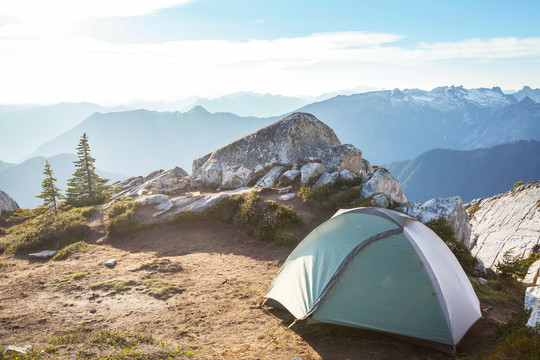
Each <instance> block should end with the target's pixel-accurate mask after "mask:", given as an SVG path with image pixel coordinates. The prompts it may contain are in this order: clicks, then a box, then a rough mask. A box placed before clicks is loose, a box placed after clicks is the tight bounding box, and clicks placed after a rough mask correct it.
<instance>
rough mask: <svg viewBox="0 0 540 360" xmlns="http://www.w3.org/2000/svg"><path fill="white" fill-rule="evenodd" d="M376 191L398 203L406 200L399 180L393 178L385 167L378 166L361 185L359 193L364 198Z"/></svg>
mask: <svg viewBox="0 0 540 360" xmlns="http://www.w3.org/2000/svg"><path fill="white" fill-rule="evenodd" d="M377 193H383V194H386V195H388V197H389V198H390V199H391V200H393V201H395V202H398V203H402V202H406V201H407V199H406V198H405V195H403V191H402V190H401V184H400V182H399V180H398V179H396V178H394V177H393V176H392V174H391V173H390V171H388V170H386V169H385V168H379V169H378V170H377V171H375V173H374V174H373V176H372V177H371V179H369V180H368V181H367V182H366V183H365V184H364V185H363V186H362V193H361V194H362V196H363V197H365V198H367V197H370V196H371V195H374V194H377Z"/></svg>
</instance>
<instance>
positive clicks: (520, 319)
mask: <svg viewBox="0 0 540 360" xmlns="http://www.w3.org/2000/svg"><path fill="white" fill-rule="evenodd" d="M529 316H530V312H529V311H526V310H519V311H517V312H516V313H514V314H512V318H511V319H510V320H509V321H508V322H507V323H506V324H503V325H500V326H499V327H498V328H497V329H496V330H495V331H494V332H493V334H492V335H491V336H490V337H489V339H488V342H487V344H486V346H485V348H484V350H483V351H481V352H480V353H478V354H476V355H475V356H472V357H467V359H470V360H473V359H482V360H506V359H508V360H510V359H540V346H539V344H540V334H538V333H537V331H538V329H533V328H530V327H528V326H526V323H527V320H528V318H529Z"/></svg>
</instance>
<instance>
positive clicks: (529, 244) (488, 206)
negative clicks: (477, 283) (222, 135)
mask: <svg viewBox="0 0 540 360" xmlns="http://www.w3.org/2000/svg"><path fill="white" fill-rule="evenodd" d="M475 203H476V204H477V205H478V207H479V209H478V210H477V211H476V212H475V213H474V215H473V216H472V219H471V226H472V228H471V243H470V245H469V248H470V249H471V252H472V254H473V255H474V256H476V257H477V258H478V259H480V260H482V261H483V262H484V264H485V265H486V267H490V268H492V267H493V266H494V265H496V264H497V263H498V262H499V261H501V260H502V257H503V255H504V253H505V252H507V251H509V252H510V253H512V254H513V255H518V256H523V257H528V256H529V254H530V253H531V252H532V251H533V250H534V248H535V247H536V246H539V245H540V181H536V182H532V183H527V184H524V185H521V186H519V187H517V188H516V189H514V190H511V191H508V192H506V193H504V194H500V195H496V196H493V197H490V198H487V199H483V200H480V201H478V200H477V201H475Z"/></svg>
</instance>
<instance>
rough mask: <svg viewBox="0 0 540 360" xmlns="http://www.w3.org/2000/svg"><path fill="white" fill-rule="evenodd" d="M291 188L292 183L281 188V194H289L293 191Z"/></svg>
mask: <svg viewBox="0 0 540 360" xmlns="http://www.w3.org/2000/svg"><path fill="white" fill-rule="evenodd" d="M291 190H292V185H289V186H287V187H284V188H283V189H279V191H278V192H279V193H280V194H288V193H290V192H291Z"/></svg>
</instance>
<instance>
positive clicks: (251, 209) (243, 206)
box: [174, 191, 303, 245]
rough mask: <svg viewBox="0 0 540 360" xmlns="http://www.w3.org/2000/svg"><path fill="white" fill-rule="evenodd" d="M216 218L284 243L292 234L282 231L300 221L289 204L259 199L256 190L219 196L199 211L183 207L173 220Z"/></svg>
mask: <svg viewBox="0 0 540 360" xmlns="http://www.w3.org/2000/svg"><path fill="white" fill-rule="evenodd" d="M215 218H217V219H219V220H222V221H225V222H229V223H236V224H238V225H240V226H241V227H242V228H243V229H244V230H245V231H246V232H247V233H248V234H250V235H252V236H254V237H256V238H259V239H263V240H273V241H274V242H275V243H276V244H279V245H285V244H290V243H293V242H294V235H293V234H290V233H284V231H286V230H290V229H292V228H294V227H296V226H300V225H302V224H303V222H302V219H301V218H300V216H299V215H298V214H297V213H295V212H294V211H293V210H292V209H291V208H289V207H287V206H284V205H281V204H280V203H279V202H277V201H268V200H264V199H262V198H261V197H260V196H259V195H258V194H257V193H256V192H255V191H254V192H251V193H249V194H247V195H235V196H227V197H224V198H222V199H221V200H220V201H219V202H218V203H217V204H215V205H213V206H210V207H209V208H207V209H206V210H204V211H203V212H202V213H196V212H192V211H184V212H181V213H179V214H178V215H176V216H175V220H174V222H175V223H181V224H183V223H192V222H198V221H201V220H204V219H215Z"/></svg>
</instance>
